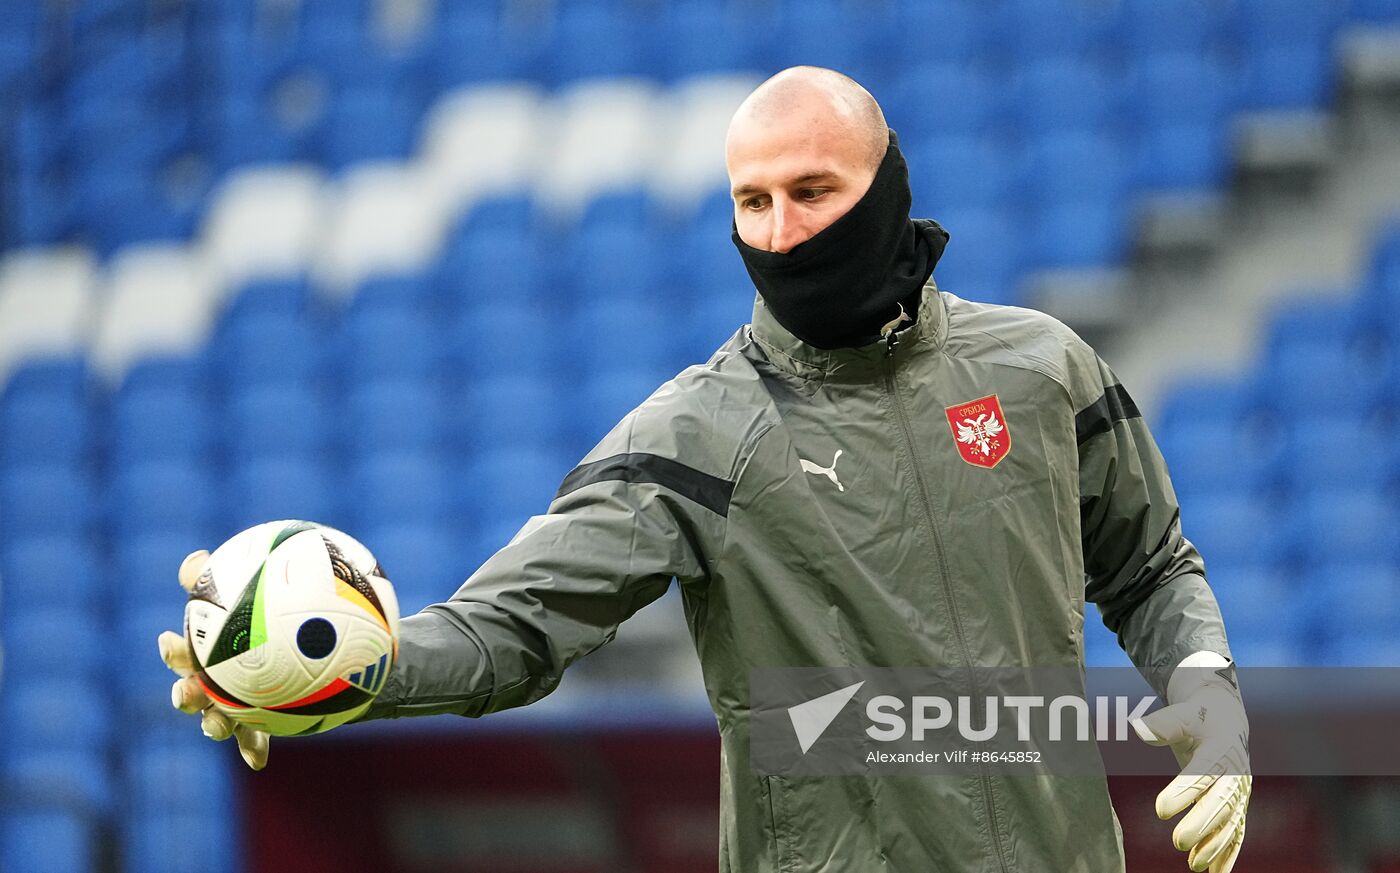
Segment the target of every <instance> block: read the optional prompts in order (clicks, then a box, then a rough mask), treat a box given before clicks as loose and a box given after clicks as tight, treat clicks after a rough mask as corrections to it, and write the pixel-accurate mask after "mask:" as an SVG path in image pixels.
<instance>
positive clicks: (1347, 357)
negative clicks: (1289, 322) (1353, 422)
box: [1265, 342, 1385, 418]
mask: <svg viewBox="0 0 1400 873" xmlns="http://www.w3.org/2000/svg"><path fill="white" fill-rule="evenodd" d="M1265 379H1266V390H1267V393H1268V400H1269V403H1270V405H1271V406H1273V408H1275V409H1276V410H1278V411H1279V413H1280V414H1281V415H1282V416H1284V417H1285V418H1297V417H1298V416H1304V415H1313V416H1316V415H1318V414H1320V413H1330V414H1332V415H1341V416H1352V417H1360V416H1366V415H1368V414H1373V413H1375V412H1376V411H1378V409H1379V406H1380V403H1381V401H1382V398H1383V396H1384V395H1383V389H1384V387H1385V369H1384V367H1378V366H1374V365H1372V364H1371V363H1370V362H1369V361H1367V360H1366V359H1365V357H1364V356H1362V355H1360V354H1358V353H1356V352H1354V351H1351V350H1348V349H1345V348H1338V347H1334V346H1331V345H1328V344H1325V343H1316V344H1313V343H1306V342H1298V343H1292V344H1288V345H1280V346H1278V347H1277V348H1275V349H1274V350H1272V352H1271V356H1270V360H1269V362H1268V369H1267V370H1266V371H1265Z"/></svg>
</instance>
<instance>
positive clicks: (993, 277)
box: [933, 210, 1025, 305]
mask: <svg viewBox="0 0 1400 873" xmlns="http://www.w3.org/2000/svg"><path fill="white" fill-rule="evenodd" d="M938 215H939V221H940V222H946V224H945V226H946V227H947V228H948V232H949V234H950V237H951V238H950V240H949V242H948V249H947V251H945V252H944V253H943V257H942V258H941V259H940V260H939V262H938V266H937V267H936V268H935V269H934V272H933V276H934V279H935V281H937V283H938V287H940V288H942V289H944V290H946V291H950V292H952V293H953V294H956V295H957V296H959V297H961V298H963V299H965V300H975V301H978V302H980V303H1002V304H1012V305H1017V304H1019V303H1020V302H1021V300H1020V295H1019V294H1017V291H1016V280H1017V278H1018V277H1019V276H1020V273H1021V267H1022V264H1023V263H1024V254H1025V244H1024V239H1025V234H1024V232H1023V230H1022V228H1021V227H1019V226H1018V224H1017V222H1015V221H1013V220H1012V219H1011V218H1010V216H1009V215H1008V214H1007V212H1005V211H1002V210H965V211H957V212H949V213H947V215H946V217H945V215H944V214H942V213H939V214H938Z"/></svg>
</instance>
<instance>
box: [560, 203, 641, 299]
mask: <svg viewBox="0 0 1400 873" xmlns="http://www.w3.org/2000/svg"><path fill="white" fill-rule="evenodd" d="M663 248H664V247H663V246H662V239H661V238H660V237H658V236H657V235H656V234H655V233H653V232H651V231H649V230H647V229H644V228H638V227H631V226H628V225H626V224H616V223H613V222H599V223H595V224H591V225H584V226H583V227H581V228H580V229H579V231H578V232H577V234H575V236H574V239H573V240H572V242H571V243H570V246H569V254H568V255H567V256H566V260H567V264H568V269H567V272H566V274H565V277H564V282H563V285H564V287H565V288H566V289H568V290H567V291H566V293H568V294H570V296H575V295H581V296H582V297H583V298H584V299H588V300H597V299H604V298H611V299H628V300H638V299H641V298H645V297H654V296H655V295H656V293H657V291H658V290H659V288H660V287H661V284H662V277H663V276H664V274H665V264H664V263H663V260H662V250H663Z"/></svg>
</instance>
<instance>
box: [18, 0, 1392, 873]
mask: <svg viewBox="0 0 1400 873" xmlns="http://www.w3.org/2000/svg"><path fill="white" fill-rule="evenodd" d="M1397 28H1400V3H1397V2H1395V0H1340V2H1326V0H1230V2H1227V0H1184V2H1175V3H1171V4H1166V3H1161V2H1158V0H993V2H972V0H928V2H918V0H803V2H797V0H770V2H753V3H742V2H727V0H556V2H549V0H499V2H496V0H491V2H459V3H448V2H437V3H434V2H433V0H346V2H331V0H300V2H298V0H66V2H58V0H49V2H43V0H14V2H8V3H5V4H3V6H0V134H3V137H2V138H0V191H3V197H2V198H0V250H2V251H0V392H2V393H0V579H3V590H0V645H2V646H3V652H4V661H3V670H2V671H0V672H2V675H0V730H3V735H4V737H5V741H4V743H3V750H0V765H2V766H3V771H0V778H2V779H3V782H2V783H0V869H3V870H5V871H35V873H39V871H76V870H103V871H122V870H125V871H148V873H157V871H184V870H194V869H199V870H207V871H232V870H244V869H251V870H274V869H298V870H318V869H375V870H457V869H460V870H478V871H483V870H485V871H516V873H524V871H537V873H563V871H580V873H581V871H593V870H630V871H667V873H677V871H691V870H695V871H700V870H713V869H715V843H716V839H715V834H716V824H717V810H716V801H717V768H718V764H717V743H716V742H715V737H714V727H713V720H712V717H711V716H710V715H709V713H708V710H707V709H706V706H705V703H704V699H703V696H702V694H701V685H700V681H699V677H698V672H697V671H696V669H695V666H694V664H693V654H692V653H691V652H690V651H689V640H688V638H687V636H686V633H685V630H684V625H683V622H682V621H681V618H680V611H679V608H678V604H676V603H674V602H673V601H672V599H671V598H670V597H669V596H668V597H667V598H666V599H663V601H661V602H660V603H658V604H657V605H655V606H652V607H649V608H648V609H646V610H644V611H643V612H642V613H641V614H639V615H638V616H637V617H636V618H635V619H634V620H633V621H632V622H630V623H629V624H628V625H627V626H625V627H624V628H623V629H622V632H621V633H620V634H619V638H618V640H617V642H616V643H615V644H613V645H612V646H609V647H608V648H607V649H605V650H603V651H601V652H599V653H598V654H597V655H595V656H594V657H592V658H590V659H588V660H586V661H585V662H582V663H580V664H579V665H578V666H577V667H576V668H574V670H573V671H571V674H570V676H569V677H567V678H566V680H565V682H564V685H563V687H562V688H561V690H560V691H559V692H557V693H556V695H554V696H553V697H551V698H549V699H547V700H546V701H544V702H542V703H541V704H538V705H536V706H535V707H531V708H529V709H526V710H522V711H519V712H514V713H507V714H502V715H500V716H494V717H492V718H489V719H485V720H482V721H480V722H471V721H467V720H457V719H433V720H427V721H420V722H416V723H396V724H391V725H364V726H353V727H350V728H346V729H343V730H341V731H337V732H336V733H335V734H332V735H328V736H326V737H323V738H315V739H310V740H297V741H281V742H277V743H274V750H273V753H272V760H271V766H270V768H269V769H268V770H267V771H265V772H264V773H261V774H257V775H253V774H250V773H248V772H246V771H245V770H244V769H243V768H242V765H241V764H239V763H237V758H236V755H235V753H234V751H233V749H232V748H231V746H217V745H215V744H213V743H209V742H207V741H205V740H204V739H203V738H202V737H200V736H199V733H198V730H197V729H196V728H195V726H194V724H193V723H192V720H191V719H189V718H187V717H181V716H179V715H178V714H177V713H174V712H173V711H172V710H171V709H170V707H169V705H168V687H169V682H170V679H171V677H170V676H169V675H168V674H167V672H166V671H165V669H164V667H163V666H162V665H161V664H160V662H159V659H158V658H157V656H156V652H155V644H154V640H155V637H156V634H157V632H158V631H160V630H162V629H165V628H168V627H172V626H175V625H176V624H177V623H178V621H179V615H180V605H181V598H180V597H179V596H178V589H176V588H175V583H174V571H175V568H176V567H177V566H178V564H179V561H180V559H181V558H182V557H183V556H184V554H185V553H186V552H188V551H190V550H191V549H193V548H196V547H199V546H211V545H213V544H215V543H217V542H220V541H222V540H223V539H224V538H226V537H227V536H228V535H230V534H232V533H233V532H235V531H236V530H239V529H241V528H242V527H244V526H247V525H249V524H252V523H255V522H259V521H263V520H267V519H272V518H283V517H303V518H312V519H317V520H321V521H324V522H327V523H331V524H335V525H337V526H340V527H343V528H345V529H346V530H348V531H351V532H353V533H354V534H355V535H356V536H358V537H360V538H361V539H363V540H364V541H365V542H366V543H368V544H369V545H370V546H371V547H372V548H373V549H374V550H375V551H376V553H377V554H378V555H379V557H380V558H381V559H382V561H383V563H384V565H385V566H386V567H387V568H389V570H390V572H391V575H392V576H393V580H394V582H395V583H396V586H397V588H398V590H399V592H400V597H401V599H402V601H403V605H404V608H405V611H412V610H415V609H417V608H419V607H421V606H423V605H424V604H426V603H428V602H430V601H431V600H434V599H438V598H441V597H443V596H446V594H448V593H449V592H451V591H452V590H453V589H454V588H455V587H456V585H457V584H458V583H459V582H460V580H461V579H462V578H465V576H466V575H468V574H469V573H470V572H471V570H472V569H474V568H475V567H476V566H477V565H478V564H479V563H480V561H481V560H482V559H483V558H484V557H485V556H487V555H489V554H490V553H491V552H492V551H493V550H494V549H495V548H497V547H499V546H500V545H502V544H503V543H504V542H505V541H506V540H507V539H508V538H509V537H510V535H511V534H512V533H513V532H514V531H515V530H516V529H517V528H518V527H519V525H520V524H521V523H522V522H523V520H524V519H525V518H526V517H527V516H528V515H529V514H530V513H532V512H537V511H539V510H541V509H542V508H543V507H544V506H545V504H546V502H547V500H548V498H549V497H550V495H551V494H552V493H553V491H554V489H555V487H556V486H557V484H558V481H559V479H560V478H561V477H562V475H563V474H564V473H565V472H567V471H568V470H569V469H570V468H571V467H572V465H573V464H574V462H575V461H576V460H577V459H578V458H579V457H580V456H582V454H583V453H584V452H585V451H586V450H587V449H588V448H589V447H591V445H592V444H593V443H594V442H595V441H596V440H597V439H598V438H599V437H600V436H601V435H602V434H603V433H604V432H605V431H606V429H607V428H608V427H609V426H610V425H611V424H612V423H613V422H615V421H616V420H617V419H618V418H619V417H620V416H621V415H622V414H623V413H624V412H625V411H626V410H628V409H629V408H631V407H632V406H633V405H635V404H636V403H638V402H640V401H641V400H642V399H643V398H644V397H645V396H646V395H647V394H648V393H649V392H650V391H651V390H652V389H653V388H654V387H655V386H656V385H657V384H659V383H660V382H661V381H663V380H664V379H665V378H667V377H669V376H670V375H672V374H674V373H675V372H676V371H678V370H679V369H681V368H682V367H684V366H685V365H687V364H690V363H694V362H699V361H703V360H704V359H705V358H707V357H708V355H709V353H710V352H711V351H712V350H713V349H714V348H716V347H717V346H718V345H719V344H720V343H721V342H722V341H723V340H724V339H725V338H726V337H727V336H729V335H730V334H731V333H732V332H733V331H734V330H735V329H736V328H737V327H738V326H739V325H740V324H741V323H743V322H744V321H745V320H747V315H748V310H749V307H750V305H751V300H752V286H751V285H750V284H749V282H748V280H747V277H746V276H745V275H744V273H743V271H742V268H741V265H740V262H739V259H738V258H737V257H736V255H735V252H734V251H733V249H732V246H731V244H730V242H729V240H728V227H729V220H730V219H729V212H730V206H729V203H728V201H727V197H726V194H725V185H724V173H723V164H722V135H723V130H724V125H725V123H726V122H727V120H728V116H729V113H730V112H731V111H732V110H733V108H734V107H735V106H736V105H737V103H738V101H739V100H740V99H741V98H742V96H743V95H744V94H745V93H746V92H747V90H748V89H749V88H751V87H752V86H753V85H754V84H755V83H756V82H757V81H759V80H761V78H762V77H763V76H765V75H767V74H769V73H771V72H773V71H775V70H777V69H779V68H781V67H783V66H786V65H789V64H795V63H813V64H819V65H825V66H832V67H835V68H837V69H840V70H842V71H845V72H847V73H849V74H851V75H853V76H854V77H855V78H856V79H858V80H859V81H861V82H862V83H864V84H865V85H867V86H868V87H869V88H870V90H871V91H872V92H873V93H874V94H875V95H876V97H877V98H878V99H879V100H880V101H881V103H882V104H883V106H884V107H885V110H886V113H887V115H888V117H889V120H890V123H891V125H892V126H893V127H895V129H897V130H898V131H899V132H900V134H901V138H902V142H903V143H904V145H905V150H906V153H907V155H908V157H909V163H910V170H911V176H912V182H913V186H914V191H915V213H916V214H919V215H928V216H931V217H935V218H937V219H939V220H940V221H941V222H943V223H944V224H945V225H946V226H947V227H948V228H949V230H950V231H951V233H952V243H951V245H950V247H949V249H948V253H947V256H946V257H945V259H944V262H943V263H942V264H941V265H940V266H939V269H938V272H937V278H938V280H939V282H940V285H941V286H942V287H944V288H946V289H949V290H951V291H953V292H955V293H958V294H960V295H961V296H965V297H968V298H971V299H976V300H984V301H991V302H1004V303H1021V304H1029V305H1035V306H1038V307H1042V308H1045V309H1047V310H1048V311H1051V312H1052V313H1055V314H1057V315H1059V316H1061V317H1063V318H1065V319H1066V320H1067V321H1069V322H1070V323H1071V324H1072V325H1074V326H1075V327H1076V328H1078V329H1080V330H1081V331H1082V332H1083V333H1085V334H1086V335H1087V336H1088V337H1089V338H1091V339H1092V340H1093V341H1094V342H1096V343H1097V344H1099V346H1100V348H1101V350H1103V352H1104V353H1105V356H1106V357H1107V358H1108V359H1109V360H1110V361H1112V362H1113V363H1114V364H1115V365H1116V366H1117V367H1118V369H1119V371H1120V374H1121V375H1123V376H1124V380H1125V383H1126V384H1127V385H1128V386H1129V388H1130V390H1133V391H1134V393H1135V395H1137V396H1138V398H1139V400H1140V401H1141V405H1142V406H1143V407H1144V409H1145V410H1146V413H1147V416H1148V419H1149V422H1150V423H1151V424H1152V426H1153V428H1154V431H1155V432H1156V434H1157V436H1158V438H1159V441H1160V442H1161V444H1162V447H1163V450H1164V452H1165V454H1166V455H1167V457H1168V460H1169V462H1170V463H1171V465H1172V469H1173V473H1174V478H1175V481H1176V484H1177V486H1178V489H1179V491H1180V492H1181V497H1182V503H1183V513H1184V515H1183V518H1184V524H1185V529H1186V531H1187V534H1188V536H1190V537H1191V538H1192V539H1193V540H1196V541H1197V542H1198V543H1199V544H1200V545H1201V548H1202V551H1203V552H1204V554H1205V555H1206V557H1207V560H1208V564H1209V569H1210V573H1211V580H1212V583H1213V585H1214V587H1215V589H1216V592H1217V594H1218V595H1219V597H1220V599H1221V602H1222V608H1223V609H1224V612H1225V616H1226V620H1227V623H1228V625H1229V629H1230V632H1231V638H1232V640H1233V641H1234V642H1235V646H1236V651H1237V655H1238V657H1239V658H1240V660H1241V661H1242V662H1244V663H1248V664H1280V665H1294V664H1311V665H1344V664H1388V665H1394V664H1397V663H1400V630H1398V629H1400V622H1398V621H1397V620H1398V619H1400V576H1397V573H1398V572H1400V537H1396V536H1395V531H1396V530H1397V521H1400V503H1398V502H1397V491H1396V488H1395V485H1396V482H1395V477H1396V476H1397V475H1400V463H1397V462H1400V451H1397V449H1396V440H1395V434H1396V433H1397V430H1396V428H1397V426H1400V354H1396V352H1397V349H1400V330H1397V329H1396V328H1395V327H1394V325H1395V323H1396V315H1397V314H1400V224H1397V223H1394V222H1388V221H1387V219H1386V216H1387V214H1389V213H1391V212H1396V211H1397V210H1400V172H1397V168H1400V153H1397V147H1396V146H1395V145H1394V143H1397V142H1400V112H1397V99H1396V98H1397V91H1400V42H1398V41H1397V39H1400V30H1397ZM1092 630H1095V631H1099V632H1097V633H1093V632H1091V633H1090V634H1089V639H1088V643H1087V648H1088V656H1089V661H1090V663H1091V664H1105V665H1106V664H1123V663H1125V661H1124V660H1123V658H1122V655H1121V653H1120V652H1118V651H1117V649H1116V646H1115V644H1114V642H1113V640H1112V639H1111V638H1108V637H1107V635H1106V633H1103V632H1101V630H1102V629H1101V628H1098V627H1097V626H1096V625H1095V627H1094V628H1093V629H1092ZM1300 705H1302V704H1300ZM1158 787H1159V786H1158V785H1157V780H1155V779H1154V780H1137V779H1124V780H1118V781H1116V782H1115V784H1114V790H1115V793H1116V794H1117V795H1118V800H1119V804H1118V806H1119V812H1120V815H1121V816H1122V818H1123V822H1124V830H1125V834H1126V838H1127V840H1128V849H1129V860H1130V869H1133V870H1135V871H1141V870H1149V871H1155V870H1176V869H1184V863H1182V861H1181V860H1180V856H1179V855H1177V854H1176V853H1175V852H1174V851H1173V850H1172V849H1171V847H1170V841H1169V838H1168V834H1169V832H1170V826H1167V825H1162V824H1160V823H1158V822H1156V820H1155V818H1154V817H1153V816H1152V814H1151V797H1152V795H1153V793H1155V791H1156V789H1157V788H1158ZM1256 795H1257V796H1256V801H1255V804H1254V807H1253V809H1252V811H1251V817H1250V835H1249V840H1248V842H1247V848H1246V852H1245V856H1244V860H1243V862H1242V863H1241V865H1240V868H1239V869H1242V870H1264V869H1267V870H1273V871H1293V870H1299V871H1301V870H1309V871H1316V870H1337V871H1353V870H1355V871H1370V873H1381V871H1386V870H1391V871H1393V870H1400V837H1397V830H1396V828H1395V822H1396V821H1397V820H1400V794H1397V792H1396V788H1395V785H1394V784H1392V783H1388V782H1384V781H1379V780H1373V781H1357V780H1340V779H1337V780H1307V781H1300V780H1286V779H1274V780H1261V782H1260V785H1259V787H1258V790H1257V791H1256Z"/></svg>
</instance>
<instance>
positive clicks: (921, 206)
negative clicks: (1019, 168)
mask: <svg viewBox="0 0 1400 873" xmlns="http://www.w3.org/2000/svg"><path fill="white" fill-rule="evenodd" d="M905 153H906V157H907V160H908V163H909V186H910V189H911V190H912V192H913V195H914V207H913V211H912V214H914V215H921V216H931V217H934V218H941V216H944V215H949V214H951V213H952V212H954V211H963V210H969V211H970V210H995V209H1002V208H1004V207H1006V206H1007V205H1008V204H1009V203H1010V201H1011V198H1012V197H1013V196H1014V195H1015V194H1016V193H1018V192H1017V191H1016V190H1015V184H1016V181H1017V179H1016V177H1017V173H1016V167H1015V165H1014V163H1013V161H1012V158H1011V155H1010V154H1008V153H1007V152H1006V151H1005V150H1004V149H1002V148H1000V147H998V144H997V143H996V142H995V141H994V140H991V139H989V138H985V137H970V136H969V137H959V136H940V137H936V138H934V139H932V140H930V141H927V142H922V143H919V142H910V143H909V146H908V148H907V149H905Z"/></svg>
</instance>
